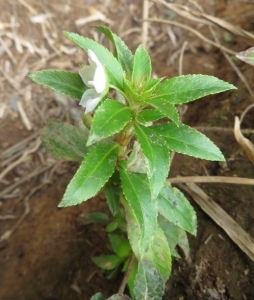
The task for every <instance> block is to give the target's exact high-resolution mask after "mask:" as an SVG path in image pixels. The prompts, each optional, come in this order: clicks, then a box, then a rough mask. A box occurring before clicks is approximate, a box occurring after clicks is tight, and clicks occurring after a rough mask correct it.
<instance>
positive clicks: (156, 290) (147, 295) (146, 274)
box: [134, 259, 165, 300]
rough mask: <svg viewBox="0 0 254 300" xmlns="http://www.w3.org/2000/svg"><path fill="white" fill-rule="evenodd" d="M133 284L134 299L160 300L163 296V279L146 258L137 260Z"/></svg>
mask: <svg viewBox="0 0 254 300" xmlns="http://www.w3.org/2000/svg"><path fill="white" fill-rule="evenodd" d="M134 284H135V286H134V295H135V299H136V300H139V299H140V300H141V299H142V300H161V299H162V297H163V294H164V289H165V281H164V280H163V278H162V276H161V275H160V273H159V272H158V270H157V269H156V268H155V267H154V266H153V264H152V263H151V262H150V261H149V260H147V259H142V260H140V261H139V263H138V272H137V275H136V279H135V283H134Z"/></svg>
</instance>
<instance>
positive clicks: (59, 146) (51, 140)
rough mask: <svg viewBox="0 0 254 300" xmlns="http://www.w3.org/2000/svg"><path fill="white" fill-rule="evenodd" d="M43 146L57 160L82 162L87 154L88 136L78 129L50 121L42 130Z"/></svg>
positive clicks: (53, 120) (55, 120) (56, 121)
mask: <svg viewBox="0 0 254 300" xmlns="http://www.w3.org/2000/svg"><path fill="white" fill-rule="evenodd" d="M40 137H41V140H42V144H43V146H44V147H45V148H46V149H47V151H48V152H49V153H50V154H51V155H53V156H54V157H56V158H60V159H67V160H74V161H81V160H83V159H84V157H85V155H86V153H87V147H86V141H87V136H86V135H85V134H84V133H83V132H82V131H81V130H79V129H78V128H76V127H74V126H72V125H70V124H63V123H61V122H60V121H59V120H58V119H50V120H49V121H48V123H47V125H46V126H45V127H44V128H43V129H42V130H41V132H40Z"/></svg>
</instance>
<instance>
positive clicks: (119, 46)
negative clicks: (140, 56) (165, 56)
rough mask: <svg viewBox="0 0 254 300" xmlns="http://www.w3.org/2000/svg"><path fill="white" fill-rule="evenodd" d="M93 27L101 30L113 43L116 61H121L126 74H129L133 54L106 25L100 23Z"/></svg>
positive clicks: (131, 67)
mask: <svg viewBox="0 0 254 300" xmlns="http://www.w3.org/2000/svg"><path fill="white" fill-rule="evenodd" d="M94 27H95V28H96V29H98V30H99V31H100V32H102V33H103V34H104V35H105V36H106V37H107V38H108V39H109V40H110V41H111V42H112V43H113V45H114V46H115V49H116V55H117V58H118V61H119V62H120V63H121V65H122V67H123V69H124V71H125V72H126V73H127V75H129V74H131V73H132V69H133V54H132V53H131V51H130V49H129V48H128V47H127V46H126V44H125V43H124V41H123V40H121V39H120V38H119V37H118V36H117V35H116V34H114V33H113V32H112V31H111V30H110V29H109V28H108V27H105V26H100V25H98V26H94Z"/></svg>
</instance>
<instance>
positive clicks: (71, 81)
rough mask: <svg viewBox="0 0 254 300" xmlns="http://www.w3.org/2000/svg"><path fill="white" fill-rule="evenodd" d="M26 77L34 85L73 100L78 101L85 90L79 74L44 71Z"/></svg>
mask: <svg viewBox="0 0 254 300" xmlns="http://www.w3.org/2000/svg"><path fill="white" fill-rule="evenodd" d="M28 77H29V78H30V79H31V80H33V81H34V82H36V83H39V84H42V85H44V86H46V87H48V88H51V89H52V90H54V91H56V92H58V93H60V94H62V95H64V96H67V97H70V98H72V99H75V100H80V99H81V98H82V95H83V93H84V92H85V91H86V90H87V87H86V86H85V84H84V82H83V81H82V79H81V77H80V76H79V74H78V73H74V72H69V71H60V70H44V71H38V72H35V73H32V74H30V75H28Z"/></svg>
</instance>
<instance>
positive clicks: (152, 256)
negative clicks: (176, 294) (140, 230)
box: [144, 226, 171, 281]
mask: <svg viewBox="0 0 254 300" xmlns="http://www.w3.org/2000/svg"><path fill="white" fill-rule="evenodd" d="M144 257H145V258H146V259H148V260H149V261H150V262H151V263H152V264H153V265H154V266H155V267H156V269H157V270H158V271H159V272H160V274H161V276H162V278H163V279H164V281H167V280H168V278H169V276H170V273H171V253H170V248H169V244H168V241H167V238H166V236H165V234H164V232H163V230H162V229H161V228H160V227H159V226H157V230H156V235H155V238H154V239H153V242H152V243H151V244H150V246H149V248H148V249H147V252H146V253H145V256H144Z"/></svg>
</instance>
